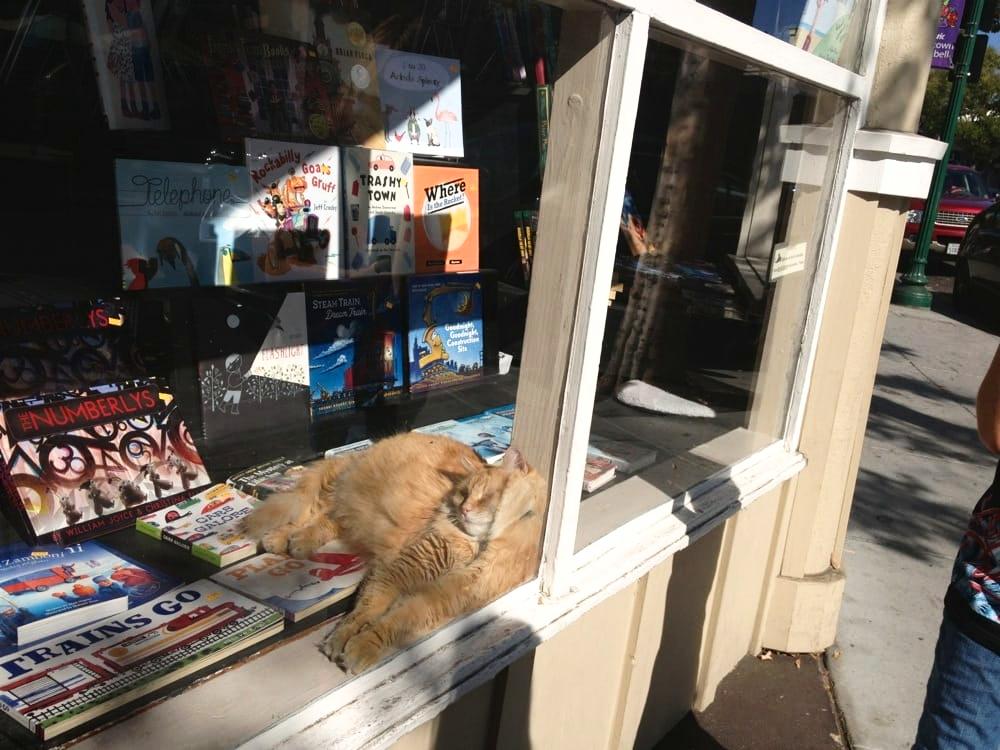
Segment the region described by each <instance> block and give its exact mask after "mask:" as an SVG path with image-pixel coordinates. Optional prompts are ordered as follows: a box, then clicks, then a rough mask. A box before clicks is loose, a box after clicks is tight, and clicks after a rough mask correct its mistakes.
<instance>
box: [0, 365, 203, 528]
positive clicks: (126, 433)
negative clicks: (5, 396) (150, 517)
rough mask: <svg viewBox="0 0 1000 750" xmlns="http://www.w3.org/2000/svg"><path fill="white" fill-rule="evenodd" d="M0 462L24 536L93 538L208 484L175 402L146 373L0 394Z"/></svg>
mask: <svg viewBox="0 0 1000 750" xmlns="http://www.w3.org/2000/svg"><path fill="white" fill-rule="evenodd" d="M0 460H2V476H3V484H4V489H5V494H6V496H7V497H6V500H7V504H8V510H10V511H12V513H11V515H13V516H15V519H14V520H15V521H18V520H19V521H20V522H21V523H20V524H19V525H21V526H22V531H23V533H24V535H25V536H26V537H27V538H28V539H29V541H38V540H44V541H48V540H50V539H51V540H54V541H56V542H60V543H69V542H70V541H78V540H80V539H85V538H87V537H91V536H95V535H97V534H100V533H104V532H106V531H110V530H112V529H115V528H119V527H122V526H124V525H127V524H128V523H130V522H131V521H133V520H134V519H135V518H136V517H137V516H139V515H142V514H145V513H150V512H152V511H154V510H157V509H158V508H160V507H165V506H166V505H169V504H171V503H174V502H177V500H178V499H179V496H181V495H183V494H186V493H190V492H192V491H194V490H197V489H199V488H201V487H203V486H204V485H206V484H208V482H209V478H208V474H207V473H206V471H205V467H204V465H203V464H202V461H201V458H200V457H199V455H198V451H197V449H196V448H195V445H194V442H193V441H192V439H191V435H190V433H189V432H188V430H187V427H186V426H185V424H184V422H183V420H182V419H181V416H180V413H179V412H178V411H177V408H176V403H174V402H173V399H172V397H171V396H170V395H169V394H166V393H162V392H160V390H159V389H158V388H157V386H156V384H155V383H153V382H151V381H147V380H135V381H127V382H122V383H114V384H109V385H101V386H95V387H92V388H87V389H85V390H77V391H65V392H62V393H53V394H50V395H46V396H38V397H34V398H23V399H14V400H9V401H4V402H0Z"/></svg>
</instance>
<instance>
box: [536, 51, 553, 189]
mask: <svg viewBox="0 0 1000 750" xmlns="http://www.w3.org/2000/svg"><path fill="white" fill-rule="evenodd" d="M538 62H539V63H541V62H542V61H541V59H539V61H538ZM535 108H536V109H537V117H538V178H539V179H543V178H544V177H545V161H546V159H547V157H548V155H549V116H550V115H551V114H552V87H551V86H549V85H548V84H547V83H539V84H538V85H537V86H535Z"/></svg>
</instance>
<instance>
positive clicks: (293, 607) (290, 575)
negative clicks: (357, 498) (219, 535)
mask: <svg viewBox="0 0 1000 750" xmlns="http://www.w3.org/2000/svg"><path fill="white" fill-rule="evenodd" d="M364 575H365V565H364V562H363V561H362V559H361V558H360V557H358V556H357V555H356V554H354V553H353V552H351V551H350V550H348V549H347V548H346V547H345V546H344V544H343V543H342V542H337V541H334V542H330V543H329V544H326V545H324V546H323V547H320V548H319V549H318V550H316V551H315V552H313V553H312V554H311V555H309V557H308V558H306V559H305V560H297V559H294V558H291V557H286V556H285V555H275V554H271V553H270V552H267V553H265V554H263V555H257V557H252V558H250V559H249V560H245V561H244V562H241V563H237V564H236V565H231V566H229V567H228V568H226V569H225V570H223V571H220V572H218V573H216V574H215V575H213V576H212V580H213V581H215V582H216V583H221V584H224V585H225V586H228V587H229V588H231V589H233V590H235V591H238V592H239V593H241V594H244V595H246V596H249V597H252V598H254V599H256V600H257V601H260V602H263V603H264V604H270V605H271V606H272V607H277V608H278V609H280V610H282V611H283V612H284V613H285V617H286V618H287V619H288V620H289V621H291V622H298V621H299V620H302V619H304V618H306V617H308V616H309V615H311V614H314V613H315V612H318V611H320V610H321V609H325V608H326V607H329V606H330V605H331V604H335V603H336V602H339V601H341V600H343V599H346V598H347V597H348V596H350V595H351V594H353V593H354V591H355V590H356V589H357V587H358V584H359V583H361V579H362V578H364Z"/></svg>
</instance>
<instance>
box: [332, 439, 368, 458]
mask: <svg viewBox="0 0 1000 750" xmlns="http://www.w3.org/2000/svg"><path fill="white" fill-rule="evenodd" d="M371 447H372V441H371V440H369V439H368V438H365V439H364V440H358V441H357V442H354V443H348V444H347V445H340V446H337V447H336V448H330V449H328V450H327V451H326V452H325V453H324V454H323V458H333V457H334V456H345V455H348V454H350V453H362V452H363V451H366V450H368V449H369V448H371Z"/></svg>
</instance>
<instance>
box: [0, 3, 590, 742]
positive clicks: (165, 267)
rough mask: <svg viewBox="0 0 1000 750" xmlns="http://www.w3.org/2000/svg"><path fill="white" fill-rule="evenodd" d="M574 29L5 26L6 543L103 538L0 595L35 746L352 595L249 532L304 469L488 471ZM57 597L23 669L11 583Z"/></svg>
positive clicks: (125, 6)
mask: <svg viewBox="0 0 1000 750" xmlns="http://www.w3.org/2000/svg"><path fill="white" fill-rule="evenodd" d="M348 5H349V4H348ZM560 13H561V12H560V11H559V10H557V9H553V8H550V7H548V6H545V5H542V4H540V3H525V4H522V5H519V6H518V7H517V9H516V10H515V9H514V8H513V7H512V6H507V5H503V4H499V3H483V4H481V5H477V4H475V3H473V4H454V3H446V2H440V3H431V4H429V5H426V4H425V6H424V7H423V9H420V8H413V9H409V10H401V9H400V7H399V4H398V3H392V2H379V3H365V4H364V7H363V8H361V9H358V8H353V7H351V8H342V7H340V6H337V7H334V5H333V4H328V3H323V2H309V1H307V0H299V2H294V3H286V2H276V1H275V0H259V1H258V0H244V1H242V2H238V3H228V4H223V5H219V4H217V3H207V2H206V3H196V4H195V6H193V7H192V8H191V9H190V11H189V12H186V13H178V12H175V9H174V8H172V7H171V6H170V5H169V3H163V2H157V0H83V1H82V2H79V3H67V4H52V5H51V6H50V5H49V4H42V5H41V6H39V5H37V4H35V5H31V6H28V7H27V9H26V10H25V11H24V13H23V14H21V13H20V11H19V12H18V13H16V14H13V15H11V16H10V17H9V18H8V19H7V21H8V23H6V24H5V25H4V28H5V29H6V31H3V32H0V44H2V45H3V46H4V47H6V48H8V49H10V50H13V51H15V52H14V53H12V55H8V56H7V57H6V58H5V63H4V65H5V68H4V76H3V79H2V80H3V83H2V84H0V86H2V88H0V94H2V101H3V105H4V109H5V111H19V112H21V113H22V116H20V117H18V118H7V119H6V120H5V122H4V124H2V125H0V140H2V141H3V148H2V150H0V159H2V162H3V163H4V165H5V167H6V168H7V169H8V170H10V172H11V173H12V174H14V173H16V174H20V175H22V178H23V182H22V184H21V187H20V188H19V189H18V190H19V191H23V193H22V197H23V198H25V200H26V201H27V203H28V204H30V205H23V206H22V208H23V209H24V210H25V211H27V212H28V215H24V214H22V215H21V218H20V219H16V218H15V217H14V216H13V215H11V216H10V217H9V218H11V230H12V235H11V236H10V237H9V238H8V242H9V246H10V247H19V248H24V249H25V250H24V251H18V252H15V253H11V254H10V258H9V263H8V264H7V266H6V269H5V271H6V272H7V273H8V274H10V276H9V278H8V279H6V280H4V282H3V285H4V286H3V296H4V306H3V309H2V311H0V397H2V398H3V399H4V401H2V402H0V453H2V454H3V456H2V457H3V461H4V472H5V474H4V479H5V486H6V495H7V496H6V498H5V504H6V506H7V507H6V508H5V510H6V511H7V515H8V517H9V522H8V523H4V528H3V538H4V540H9V541H10V542H11V543H12V544H13V543H14V541H15V540H16V538H17V537H18V536H20V537H22V538H24V539H25V540H26V541H28V542H30V543H39V544H41V543H48V542H54V543H56V544H59V545H76V546H80V550H81V552H82V550H83V549H85V548H86V547H85V545H87V544H90V542H89V541H85V540H89V539H91V538H92V537H95V536H100V537H101V542H102V544H105V545H106V546H107V549H108V550H109V551H108V552H107V555H108V556H109V558H108V560H104V558H102V557H101V556H100V555H98V554H97V553H96V552H95V553H93V556H88V560H89V561H90V562H88V565H90V563H93V565H91V566H90V567H88V568H87V569H86V570H85V571H84V567H85V566H83V565H82V564H77V567H76V572H77V573H78V574H79V575H77V574H73V573H72V571H70V570H69V568H65V567H61V566H62V565H63V563H61V562H58V555H57V554H56V553H55V552H51V551H46V550H44V549H42V548H39V550H38V551H36V556H40V557H42V558H44V561H45V564H43V566H42V573H38V572H37V571H36V570H35V569H34V568H31V569H30V570H27V569H26V572H25V573H24V574H23V576H21V577H22V578H24V580H26V581H28V582H29V584H30V585H31V586H32V587H33V588H32V589H31V592H30V593H22V592H21V591H20V590H19V589H18V588H17V587H18V585H20V584H17V582H16V581H14V580H13V579H11V581H9V582H0V588H2V589H3V592H2V593H0V597H2V598H3V599H4V604H5V605H7V609H5V610H4V612H3V613H2V615H3V617H4V618H5V619H3V620H2V621H0V627H3V636H4V637H5V638H8V640H7V641H4V642H2V643H0V649H3V650H2V653H3V654H6V655H7V657H8V660H7V661H5V662H3V664H4V666H5V668H6V674H0V678H2V679H5V680H6V682H5V683H4V684H2V685H0V700H2V701H3V702H4V704H5V706H6V707H7V708H9V709H10V711H9V713H12V714H14V715H15V716H16V717H18V718H19V719H20V720H21V722H22V723H23V724H25V725H26V726H28V727H29V728H30V729H31V731H33V732H35V733H36V735H37V736H38V737H40V738H46V739H50V738H53V737H57V736H58V737H61V738H65V737H69V736H71V735H69V734H66V733H67V732H78V731H82V727H84V726H87V727H90V726H93V725H94V724H95V723H97V724H100V723H102V722H106V721H107V720H108V719H109V718H114V716H108V715H105V712H106V711H108V710H110V707H111V703H112V702H114V701H109V700H107V698H106V697H107V696H109V695H111V696H117V695H119V693H121V694H122V695H124V696H125V697H124V699H123V701H124V702H125V703H126V704H128V703H129V702H130V701H131V700H132V699H134V698H138V697H139V696H140V695H143V694H147V693H149V692H151V691H156V690H161V689H163V690H172V691H175V692H176V691H177V690H178V689H179V687H181V686H183V684H184V680H186V679H188V678H189V677H190V675H191V674H195V673H197V672H198V670H201V669H203V668H209V667H211V666H213V665H214V667H215V668H217V667H218V666H219V664H221V663H223V660H224V659H235V658H237V656H238V655H239V654H241V653H242V654H248V653H252V649H251V648H250V647H251V646H253V645H255V644H259V643H261V642H263V641H265V640H267V639H269V638H273V639H279V638H281V637H285V638H288V639H289V640H291V639H292V638H294V637H295V636H297V635H301V634H302V633H306V632H308V631H309V629H310V628H315V627H316V626H317V625H318V624H319V623H321V622H323V621H324V620H326V619H327V618H329V617H330V616H332V615H334V614H336V613H337V612H339V611H343V610H344V609H345V607H346V606H347V602H348V597H349V595H350V594H351V593H352V592H353V591H354V589H355V588H356V586H357V585H358V583H359V582H360V580H361V578H362V576H363V574H364V570H363V567H362V564H361V561H360V559H359V558H358V556H357V555H355V554H354V550H351V549H347V548H344V547H343V546H342V545H338V543H337V542H332V543H331V544H330V545H325V546H323V547H322V548H321V549H319V550H317V551H315V552H313V553H312V554H310V555H309V558H308V560H306V561H301V560H293V559H290V558H288V557H284V556H280V555H273V554H259V553H261V552H262V551H263V550H261V549H260V548H259V546H258V544H257V542H256V540H250V539H247V538H246V536H245V535H243V534H241V531H240V521H241V520H242V519H243V518H245V517H246V516H247V515H249V514H250V513H251V512H252V511H253V509H254V508H255V507H257V505H258V504H259V503H261V502H267V497H268V495H269V494H271V493H274V492H276V491H280V490H283V489H288V488H290V487H293V486H294V485H295V482H296V480H297V478H298V476H299V475H300V473H301V472H302V471H303V468H302V467H303V465H308V462H309V461H310V460H314V459H317V458H320V457H322V456H323V455H324V454H326V455H328V456H339V457H344V456H350V454H352V453H355V452H359V451H365V450H366V449H367V448H368V446H369V445H370V444H371V441H373V440H378V439H379V438H382V437H386V436H388V435H392V434H395V433H398V432H401V431H407V430H417V431H420V432H423V433H426V434H429V435H445V436H448V437H452V438H454V439H456V440H458V441H460V442H463V443H465V444H466V445H468V446H469V447H470V448H471V449H472V450H473V451H475V453H476V454H478V456H479V457H480V458H481V459H483V460H484V461H485V462H487V463H494V464H495V463H497V462H498V461H499V460H500V459H501V458H502V457H503V455H504V452H505V451H506V449H507V448H508V447H509V444H510V437H511V431H512V425H513V421H514V415H515V413H516V409H515V405H514V404H515V400H516V395H517V391H518V373H519V371H520V359H521V348H522V341H523V337H524V330H525V320H526V314H527V299H528V293H529V288H530V280H531V271H532V265H533V261H534V252H535V246H536V239H535V235H536V231H537V224H538V215H539V195H540V192H541V188H542V180H541V176H542V174H543V173H544V165H545V161H546V155H547V144H548V122H549V116H550V112H551V91H552V86H551V83H552V80H553V79H554V78H555V77H557V63H556V60H557V54H558V46H559V41H560V40H559V28H560ZM31 195H35V196H40V195H45V196H48V197H47V198H46V200H44V201H38V200H32V199H30V198H29V196H31ZM581 197H583V196H581ZM8 206H9V207H10V206H11V204H9V203H8ZM42 226H45V227H52V229H51V233H52V235H53V236H52V238H51V239H50V240H47V241H46V242H45V246H44V249H43V248H42V247H40V246H39V244H38V236H39V233H38V229H39V227H42ZM28 248H35V249H34V250H27V249H28ZM347 460H349V458H348V459H347ZM540 541H541V540H540V539H539V543H540ZM81 545H83V546H81ZM53 549H54V548H53ZM7 552H9V554H10V555H11V556H14V555H17V556H19V557H32V553H30V552H28V553H23V550H21V548H19V547H17V548H16V547H13V546H11V547H8V548H7ZM118 554H120V555H121V556H122V558H121V559H122V560H124V562H122V561H116V560H118V558H114V559H111V558H112V557H113V556H114V555H118ZM50 560H51V561H55V563H56V564H53V565H48V562H49V561H50ZM132 560H136V561H137V562H131V561H132ZM95 561H96V562H95ZM66 565H69V563H66ZM116 566H117V567H116ZM91 568H92V569H91ZM120 569H124V570H126V571H128V570H131V571H132V572H131V573H127V572H126V573H122V572H120ZM46 571H47V572H46ZM59 571H62V572H61V573H60V572H59ZM143 571H145V573H144V572H143ZM84 572H85V573H86V575H84ZM144 575H146V576H148V577H149V578H150V579H152V581H150V582H147V585H146V586H145V587H143V585H142V584H143V580H144V578H143V576H144ZM39 576H41V577H39ZM116 576H117V577H116ZM160 576H162V578H161V577H160ZM209 579H210V580H209ZM161 580H170V581H171V585H172V583H177V582H182V586H181V588H180V589H172V590H171V591H170V592H167V593H164V591H166V589H169V588H170V586H167V585H166V584H162V585H161V584H160V583H159V582H160V581H161ZM275 580H278V581H280V583H281V585H280V586H276V585H272V586H270V587H269V586H268V585H267V584H268V582H269V581H270V582H271V583H272V584H273V583H274V581H275ZM32 582H33V583H32ZM154 582H155V583H156V591H155V592H154V591H153V589H152V588H151V586H153V583H154ZM8 584H9V586H8ZM220 584H221V586H220ZM130 586H131V587H132V588H136V587H138V589H141V590H142V592H143V594H144V595H143V596H141V597H137V596H132V595H131V593H130V592H129V587H130ZM48 589H51V591H48ZM53 592H58V593H59V594H60V596H59V597H55V596H54V593H53ZM112 593H114V594H115V596H112ZM43 595H44V600H45V603H46V604H49V605H51V602H49V599H52V600H53V601H56V600H58V601H59V602H60V606H61V607H62V608H61V609H59V613H58V614H60V616H62V615H64V614H65V613H71V614H72V615H73V617H76V618H82V619H76V620H73V623H76V625H75V626H74V625H71V624H69V621H66V624H67V627H66V628H59V630H60V631H62V630H68V629H69V628H72V627H76V630H75V631H73V632H71V633H69V634H64V635H63V636H60V637H61V638H63V640H62V641H61V643H62V645H61V646H60V647H59V649H61V652H60V654H58V655H56V654H55V651H56V650H59V649H56V647H55V646H51V644H50V648H49V650H48V651H47V652H45V653H46V654H47V655H46V656H45V658H42V656H41V655H40V654H42V653H43V652H41V651H36V652H33V653H34V656H31V657H30V658H27V659H25V658H23V657H22V656H21V653H22V652H24V651H25V650H26V649H30V648H41V647H42V646H45V645H46V642H38V640H37V634H36V635H34V636H33V640H31V641H28V640H25V639H26V638H28V637H29V634H31V633H36V631H32V630H30V628H29V627H28V626H29V625H30V624H31V623H33V622H34V621H35V620H38V619H42V620H45V618H49V617H50V613H49V611H50V610H52V609H53V608H52V607H51V606H49V607H48V608H44V607H42V608H41V609H39V607H41V605H40V604H39V605H38V606H37V607H35V608H34V609H32V608H31V607H28V606H26V604H25V602H26V600H25V599H23V597H25V596H32V597H36V598H38V597H43ZM19 596H20V597H22V599H21V600H18V599H17V597H19ZM53 597H54V598H53ZM157 597H159V598H157ZM90 599H93V601H94V606H93V607H92V608H91V607H83V606H82V604H87V603H89V600H90ZM40 601H41V600H40ZM98 601H100V602H101V603H102V604H101V605H100V607H98V606H97V604H96V602H98ZM73 603H79V606H69V605H70V604H73ZM22 605H24V606H22ZM32 606H34V605H32ZM112 608H120V610H121V612H119V614H120V615H121V617H120V618H119V619H120V620H121V622H118V623H117V624H114V625H111V624H106V625H105V626H103V627H104V629H103V630H101V629H100V628H99V627H98V625H94V626H92V627H91V626H89V625H88V624H87V623H92V621H93V620H94V618H95V617H97V616H98V613H99V614H100V616H107V615H108V613H109V612H111V611H112ZM7 610H10V611H9V612H8V611H7ZM22 610H23V611H22ZM35 610H37V611H35ZM114 611H116V612H117V611H118V609H115V610H114ZM39 612H42V614H39ZM87 612H89V613H90V615H91V616H90V617H87V616H85V614H83V615H82V614H80V613H87ZM283 620H287V623H286V624H285V634H284V636H279V633H280V632H281V630H282V623H283ZM303 620H304V622H300V621H303ZM46 621H47V620H46ZM329 627H330V625H329V623H328V624H327V625H325V626H324V629H326V630H328V629H329ZM53 632H54V631H53ZM181 634H183V637H181ZM4 644H6V645H4ZM313 657H314V658H315V659H321V658H322V657H321V656H320V655H319V654H318V653H315V652H314V653H313ZM324 667H325V668H326V669H328V670H331V671H335V668H334V667H333V666H332V665H330V664H329V663H324ZM340 679H342V677H341V678H340ZM307 698H308V696H306V697H305V698H302V697H299V696H295V699H296V700H299V701H301V700H306V699H307ZM299 705H301V704H300V703H299V704H296V703H293V704H290V706H289V710H291V709H292V708H295V707H298V706H299ZM6 724H10V725H11V726H9V727H8V726H6ZM8 730H9V731H11V732H12V733H14V736H16V737H18V738H20V737H21V735H17V734H16V728H14V727H13V722H11V721H6V722H5V726H4V727H3V731H5V732H6V731H8Z"/></svg>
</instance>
